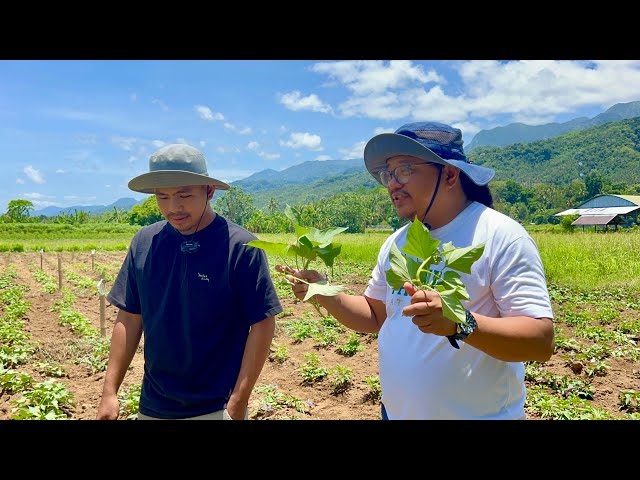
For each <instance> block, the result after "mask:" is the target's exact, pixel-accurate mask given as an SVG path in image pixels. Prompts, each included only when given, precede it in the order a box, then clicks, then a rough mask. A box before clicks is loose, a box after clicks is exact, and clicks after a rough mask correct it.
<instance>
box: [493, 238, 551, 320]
mask: <svg viewBox="0 0 640 480" xmlns="http://www.w3.org/2000/svg"><path fill="white" fill-rule="evenodd" d="M491 288H492V291H493V295H494V298H495V301H496V305H497V307H498V310H499V311H500V314H501V316H502V317H512V316H516V315H526V316H529V317H534V318H541V317H547V318H553V310H552V308H551V300H550V298H549V291H548V289H547V281H546V278H545V273H544V267H543V264H542V259H541V258H540V253H539V251H538V248H537V246H536V244H535V241H534V240H533V238H531V237H530V236H522V237H519V238H517V239H515V240H514V241H513V242H511V243H510V244H509V245H508V246H507V247H506V248H505V250H504V251H502V252H501V254H500V255H499V256H497V257H496V260H495V262H494V264H493V267H492V272H491Z"/></svg>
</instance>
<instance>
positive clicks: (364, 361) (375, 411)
mask: <svg viewBox="0 0 640 480" xmlns="http://www.w3.org/2000/svg"><path fill="white" fill-rule="evenodd" d="M97 257H98V256H97ZM62 258H63V269H70V270H75V271H76V273H78V274H80V275H84V276H91V277H92V278H95V279H96V280H97V279H98V278H99V275H98V274H97V273H95V272H94V271H92V270H91V259H90V256H89V254H88V253H76V254H71V253H64V254H62ZM123 258H124V253H118V252H116V253H104V254H101V255H100V256H99V260H96V261H99V262H100V263H101V264H111V265H116V264H119V263H120V262H121V261H122V259H123ZM10 264H13V265H15V267H16V269H17V272H18V278H17V279H16V282H17V283H19V284H24V285H27V286H28V287H29V290H28V292H27V294H26V300H27V301H29V302H31V308H30V310H29V312H28V313H27V316H26V319H25V320H26V326H25V329H26V330H27V331H28V332H29V334H30V335H31V338H30V341H31V342H33V343H34V344H36V345H38V347H37V349H36V351H35V353H34V354H33V355H32V357H31V358H30V361H29V362H28V363H27V364H25V365H20V366H19V367H18V370H19V371H21V372H25V373H28V374H29V375H31V376H32V377H33V379H34V383H35V382H38V381H43V380H46V379H47V377H46V376H43V374H41V373H40V372H39V371H38V369H37V368H36V367H35V364H36V363H37V362H45V361H46V362H59V363H61V364H63V365H64V370H65V372H66V375H65V376H64V377H62V378H59V379H57V381H60V382H62V383H64V384H65V385H66V386H67V388H68V390H69V391H70V392H71V393H72V394H73V396H74V401H75V406H74V407H73V408H71V409H70V411H69V418H70V419H77V420H88V419H94V418H95V415H96V410H97V406H98V403H99V400H100V394H101V390H102V382H103V379H104V372H99V373H91V371H90V369H89V368H88V367H87V366H86V365H77V364H75V363H74V361H73V360H74V359H75V358H76V357H77V355H78V351H79V349H81V347H80V345H81V344H82V339H81V337H79V336H78V335H77V334H75V333H73V331H72V330H71V329H70V328H69V327H66V326H61V325H60V324H59V321H58V315H57V313H55V312H52V311H51V307H52V305H53V303H54V302H55V301H56V300H57V299H59V298H60V296H61V294H60V293H59V292H56V293H52V294H48V293H43V292H42V286H41V284H39V283H38V282H37V281H36V280H35V277H34V276H33V274H32V270H33V269H34V268H36V269H39V268H40V255H39V254H38V253H14V252H12V253H5V254H2V256H1V257H0V269H1V268H3V267H6V266H7V265H10ZM83 265H84V267H82V266H83ZM87 265H88V268H87ZM80 267H82V268H80ZM43 270H44V271H45V272H47V273H48V274H49V275H50V276H51V277H52V278H54V279H55V280H56V282H57V279H58V272H57V260H56V255H55V254H48V255H45V259H44V261H43ZM350 281H352V283H349V282H350ZM340 283H342V284H344V285H346V286H347V287H348V288H349V289H350V290H351V291H353V292H356V293H361V292H362V291H363V290H364V287H365V285H364V282H363V280H362V279H355V278H352V279H349V278H347V277H344V278H342V279H341V282H340ZM68 286H69V287H71V288H72V291H73V292H74V294H75V295H76V301H75V303H74V305H73V309H74V310H76V311H78V312H80V313H81V314H82V315H84V316H85V317H86V318H87V319H89V320H90V322H91V323H92V324H93V326H94V327H95V328H96V329H97V330H98V331H99V329H100V302H99V296H98V295H97V294H96V293H95V292H91V291H88V290H86V289H81V288H77V287H73V286H72V285H71V284H68ZM282 303H283V306H284V307H285V311H286V312H287V315H286V316H280V317H279V318H278V324H277V328H276V335H275V338H274V342H275V343H276V344H278V345H282V346H284V347H286V351H287V352H288V356H287V359H286V360H285V361H284V362H282V363H281V362H278V361H276V360H275V359H270V360H268V361H267V363H266V364H265V366H264V369H263V371H262V374H261V376H260V378H259V380H258V383H257V386H264V385H271V386H272V387H273V388H274V389H275V390H276V391H277V392H281V394H286V395H288V397H287V398H289V399H292V398H294V399H298V400H300V401H302V402H303V403H304V405H305V407H304V410H305V412H300V411H298V410H296V409H295V408H293V407H292V406H286V405H285V403H286V402H284V401H282V402H280V404H278V408H275V409H270V408H269V407H267V406H266V404H265V401H264V398H265V397H264V394H258V393H257V392H256V391H255V390H254V393H253V395H252V396H251V400H250V404H249V418H250V419H255V420H258V419H300V420H325V419H332V420H361V419H363V420H373V419H379V418H380V405H379V400H378V399H375V398H373V399H372V398H371V389H370V387H369V386H368V384H366V383H365V382H364V381H363V379H364V378H366V377H373V376H377V375H378V368H377V361H378V347H377V339H376V338H375V336H372V335H362V336H361V337H360V340H361V343H362V345H363V346H364V347H365V348H364V349H363V350H361V351H359V352H357V353H355V354H354V355H352V356H347V355H343V354H340V353H338V352H337V351H336V349H335V346H333V347H332V346H330V347H319V346H318V345H317V342H316V341H315V340H314V339H313V338H307V339H305V340H303V341H300V342H296V341H294V340H293V339H292V338H291V337H290V336H289V335H287V334H286V333H285V329H284V328H283V324H284V322H286V321H288V320H291V319H294V318H302V316H303V315H309V316H315V317H317V313H316V312H315V310H314V309H313V308H312V307H311V306H310V305H309V304H307V303H300V302H298V301H296V300H295V299H294V298H293V296H287V295H283V296H282ZM116 313H117V309H116V308H115V307H113V306H111V305H109V304H108V303H107V305H106V309H105V319H106V327H107V332H106V335H107V337H108V338H110V335H111V329H112V327H113V324H114V321H115V318H116ZM637 313H638V312H635V314H636V315H637ZM566 330H570V329H569V328H567V329H566ZM348 335H349V332H347V331H345V332H344V333H343V334H342V337H341V342H340V343H345V342H346V339H347V337H348ZM581 341H583V342H584V339H581ZM309 352H315V353H317V355H318V356H319V358H320V366H322V367H326V368H328V369H333V368H335V367H336V366H338V365H341V366H343V367H347V368H349V369H351V371H352V372H353V376H352V381H351V383H350V385H349V387H348V388H347V389H346V390H345V391H343V392H339V393H336V392H334V391H333V389H332V387H331V382H330V379H329V378H325V379H324V380H321V381H319V382H317V383H312V384H308V383H305V382H303V379H302V376H301V370H300V368H301V366H302V365H303V364H304V363H305V362H306V359H305V354H307V353H309ZM272 353H275V348H273V349H272ZM272 358H273V356H272ZM607 364H608V365H609V366H610V368H609V369H608V370H607V371H606V374H605V375H603V376H595V377H594V378H593V379H592V385H593V386H594V389H595V392H596V393H595V395H594V398H593V400H592V404H593V405H594V406H596V407H598V408H602V409H604V410H606V411H608V412H610V413H611V414H613V415H616V416H619V415H620V414H621V412H620V405H619V400H618V395H619V391H620V390H621V389H635V390H636V391H640V375H639V374H638V371H639V369H640V366H639V364H638V362H632V361H629V360H626V359H620V358H607ZM544 368H545V369H546V370H548V371H550V372H553V373H556V374H561V375H568V376H571V377H573V378H584V372H578V373H576V372H574V371H572V370H571V368H570V367H569V366H567V365H566V361H565V360H564V358H563V353H562V352H557V353H556V354H555V355H554V356H553V357H552V358H551V360H550V361H549V362H546V364H544ZM142 373H143V356H142V353H141V348H139V349H138V353H137V354H136V356H135V358H134V360H133V362H132V364H131V368H130V370H129V371H128V373H127V375H126V377H125V380H124V383H123V387H122V388H123V389H124V388H126V387H127V386H130V385H134V384H139V383H140V382H141V379H142ZM121 391H122V390H121ZM19 396H20V394H19V393H17V394H7V393H5V394H4V395H2V397H1V398H0V419H10V418H11V415H12V408H13V407H14V404H12V401H15V400H16V399H17V398H19ZM530 418H532V419H536V418H537V417H536V416H535V415H530Z"/></svg>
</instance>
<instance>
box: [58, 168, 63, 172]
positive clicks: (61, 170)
mask: <svg viewBox="0 0 640 480" xmlns="http://www.w3.org/2000/svg"><path fill="white" fill-rule="evenodd" d="M56 173H64V170H63V169H61V168H58V169H57V170H56Z"/></svg>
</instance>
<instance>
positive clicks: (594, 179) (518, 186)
mask: <svg viewBox="0 0 640 480" xmlns="http://www.w3.org/2000/svg"><path fill="white" fill-rule="evenodd" d="M490 189H491V193H492V195H493V199H494V208H495V209H496V210H498V211H500V212H502V213H505V214H506V215H509V216H510V217H511V218H513V219H515V220H518V221H520V222H522V223H535V224H539V225H540V224H558V223H560V218H559V217H556V216H555V214H556V213H558V212H561V211H563V210H566V209H568V208H575V207H577V206H578V205H580V204H581V203H584V202H585V201H586V200H588V199H590V198H592V197H594V196H596V195H599V194H605V193H608V194H619V195H640V184H635V185H628V184H623V183H620V182H612V181H611V180H610V179H608V178H606V177H603V176H601V175H599V174H597V173H590V174H588V175H586V176H585V177H584V181H583V180H574V181H572V182H571V183H569V184H567V185H563V186H557V185H550V184H546V183H535V184H531V185H527V184H522V183H518V182H515V181H513V180H506V181H494V182H492V183H491V184H490ZM212 206H213V209H214V210H215V211H216V212H218V213H220V214H221V215H223V216H225V217H226V218H228V219H229V220H231V221H233V222H235V223H237V224H239V225H242V226H243V227H245V228H246V229H247V230H249V231H251V232H254V233H287V232H289V231H290V229H291V225H290V222H289V220H288V218H287V217H286V216H285V214H284V208H285V207H286V205H284V204H281V203H279V202H278V201H277V200H276V198H274V197H272V198H271V199H270V201H269V202H268V203H267V204H266V206H265V207H263V208H257V207H255V206H254V202H253V197H252V196H251V195H250V194H249V193H246V192H245V191H244V190H243V189H242V188H240V187H234V186H232V187H231V189H230V190H227V191H225V192H224V194H223V195H222V196H220V197H218V198H217V199H216V200H215V201H214V203H213V205H212ZM291 207H293V208H295V209H296V211H297V212H298V213H299V214H300V218H301V221H302V222H303V224H304V225H313V226H315V227H316V228H321V229H322V228H328V227H332V226H341V227H346V228H347V230H346V232H348V233H363V232H364V231H365V229H366V228H367V227H386V228H391V229H394V230H395V229H396V228H398V227H399V226H401V225H403V224H404V220H402V219H400V218H398V216H397V215H396V212H395V209H394V208H393V205H392V204H391V201H390V200H389V195H388V193H387V190H386V188H384V187H382V186H378V187H374V188H372V189H366V188H359V189H356V190H355V191H352V192H342V193H337V194H335V195H332V196H330V197H328V198H325V199H322V200H318V201H312V202H298V203H295V202H292V203H291ZM33 209H34V206H33V203H32V202H30V201H29V200H23V199H17V200H11V201H10V202H9V204H8V207H7V211H6V212H5V213H4V214H2V215H0V223H62V224H71V225H79V224H87V223H114V224H130V225H139V226H144V225H150V224H152V223H154V222H156V221H158V220H162V214H161V213H160V210H159V209H158V205H157V203H156V201H155V196H154V195H150V196H149V197H148V198H147V199H145V201H144V202H143V203H141V204H139V205H135V206H134V207H133V208H132V209H131V210H130V211H127V210H125V209H119V208H116V207H113V209H111V210H109V211H106V212H103V213H99V214H98V213H94V214H91V213H89V212H86V211H83V210H74V212H73V213H71V212H63V213H60V214H59V215H55V216H51V217H46V216H44V215H41V216H31V215H30V212H31V211H33ZM635 221H636V223H638V222H639V221H640V220H639V219H637V218H636V219H635Z"/></svg>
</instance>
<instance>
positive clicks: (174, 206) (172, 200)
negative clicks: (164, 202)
mask: <svg viewBox="0 0 640 480" xmlns="http://www.w3.org/2000/svg"><path fill="white" fill-rule="evenodd" d="M168 206H169V211H170V212H179V211H181V210H182V209H183V205H182V199H181V198H180V197H179V196H175V197H169V205H168Z"/></svg>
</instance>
